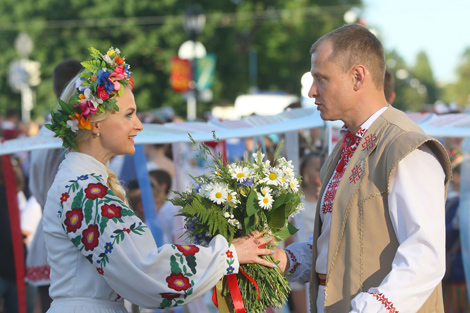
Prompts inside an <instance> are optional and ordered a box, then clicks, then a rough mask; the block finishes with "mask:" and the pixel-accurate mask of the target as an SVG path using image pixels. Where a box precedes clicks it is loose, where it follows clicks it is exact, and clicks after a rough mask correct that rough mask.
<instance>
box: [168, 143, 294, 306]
mask: <svg viewBox="0 0 470 313" xmlns="http://www.w3.org/2000/svg"><path fill="white" fill-rule="evenodd" d="M190 137H191V136H190ZM214 139H216V138H215V135H214ZM191 140H193V139H192V138H191ZM216 140H217V139H216ZM193 143H194V144H195V146H196V148H195V149H196V151H197V153H198V155H197V156H198V157H200V158H202V159H204V160H206V161H207V158H208V157H209V158H211V159H212V161H213V164H212V165H209V166H208V168H209V174H206V175H201V176H197V177H195V176H192V175H191V174H190V175H191V177H192V178H193V179H194V182H195V186H193V188H192V190H189V191H186V192H176V194H177V196H176V197H175V198H174V199H172V200H170V201H171V202H172V203H173V204H175V205H178V206H181V207H182V209H181V210H180V211H179V215H181V216H184V217H185V221H186V226H185V227H186V235H187V237H188V238H189V239H190V240H191V241H192V242H193V243H195V244H202V245H205V244H207V243H208V242H209V241H210V240H211V239H212V238H213V237H214V236H216V235H219V234H220V235H222V236H224V237H225V238H226V239H227V240H228V241H229V242H231V241H232V240H233V239H234V238H238V237H242V236H245V235H247V234H250V233H251V232H253V231H255V230H256V231H263V230H265V229H267V228H269V231H268V232H266V233H265V236H267V237H274V240H273V241H271V242H270V243H269V244H268V245H267V246H266V248H268V249H269V248H273V247H275V246H277V244H278V243H279V242H280V241H281V240H284V239H286V238H287V237H289V236H291V235H292V234H294V233H295V232H296V231H297V229H296V228H295V227H294V226H293V225H292V224H290V223H289V221H288V219H289V217H292V216H293V215H295V214H296V213H298V212H300V210H302V209H303V203H302V201H301V197H303V194H302V191H301V189H300V188H299V184H300V177H299V176H298V175H296V174H295V173H294V168H293V166H292V162H291V161H287V160H286V159H285V158H284V157H279V152H280V150H281V148H282V143H281V144H280V145H279V147H278V149H277V151H276V153H275V156H274V161H273V164H271V163H270V161H266V160H264V157H265V156H264V154H263V153H261V151H258V152H256V153H254V154H253V159H254V161H250V160H249V159H248V156H247V155H246V156H245V158H244V160H243V161H239V162H235V163H230V164H224V162H223V158H222V156H221V155H219V156H217V157H215V156H214V155H213V154H212V152H211V150H210V149H209V148H208V147H207V146H206V145H205V144H203V143H199V144H197V143H196V142H195V141H194V140H193ZM263 257H264V258H266V259H267V260H269V261H271V262H274V260H273V257H272V256H263ZM241 269H242V270H243V271H244V272H245V273H246V274H248V275H249V276H251V277H252V278H253V279H254V280H255V281H256V282H257V284H258V287H259V299H258V298H257V291H256V288H255V286H254V285H253V283H252V282H250V281H249V280H248V279H247V278H246V277H245V276H244V275H242V274H241V273H239V274H238V275H237V280H238V284H239V287H240V291H241V294H242V298H243V302H244V305H245V309H246V311H247V312H249V311H251V312H253V313H257V312H264V311H265V309H266V308H267V307H268V306H271V307H281V306H282V304H283V303H285V301H286V299H287V295H288V293H289V292H290V288H289V285H288V282H287V280H286V278H285V276H284V274H283V273H281V272H280V271H279V269H273V268H267V267H265V266H262V265H259V264H245V265H242V266H241ZM228 294H229V290H228V286H227V284H226V283H225V284H224V289H223V291H222V295H224V296H225V295H228Z"/></svg>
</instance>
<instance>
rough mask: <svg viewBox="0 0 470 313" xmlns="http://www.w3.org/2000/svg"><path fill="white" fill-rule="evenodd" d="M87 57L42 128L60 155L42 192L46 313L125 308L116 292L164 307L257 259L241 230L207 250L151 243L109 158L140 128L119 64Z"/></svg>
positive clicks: (253, 241)
mask: <svg viewBox="0 0 470 313" xmlns="http://www.w3.org/2000/svg"><path fill="white" fill-rule="evenodd" d="M90 51H91V55H92V57H93V60H91V61H87V62H82V65H83V66H84V68H85V70H84V71H83V72H82V73H80V74H79V75H78V77H77V79H76V80H74V81H73V82H71V83H70V84H69V86H68V87H67V88H66V90H64V93H63V94H62V97H61V101H60V105H61V108H62V109H61V110H59V111H58V112H56V113H54V115H53V119H52V123H51V124H50V125H48V126H47V127H48V128H49V129H51V130H52V131H54V132H55V133H56V136H59V137H61V138H62V139H63V143H64V147H66V148H69V149H70V152H69V153H68V154H67V155H66V157H65V160H64V161H63V162H62V163H61V165H60V167H59V171H58V173H57V175H56V178H55V180H54V183H53V185H52V187H51V189H50V190H49V193H48V196H47V202H46V207H45V210H44V233H45V240H46V246H47V249H48V258H49V262H50V265H51V275H50V277H51V287H50V295H51V297H52V299H53V302H52V305H51V308H50V309H49V311H48V312H50V313H55V312H61V313H63V312H122V313H124V312H127V311H126V310H125V308H124V305H123V298H126V299H127V300H129V301H131V302H132V303H135V304H137V305H139V306H141V307H147V308H165V307H172V306H176V305H182V304H185V303H188V302H190V301H192V300H194V299H195V298H197V297H199V296H202V295H203V294H204V293H205V292H207V291H208V290H209V289H210V288H212V287H213V286H214V285H215V284H216V282H217V281H218V280H219V279H220V278H222V276H223V275H226V274H229V273H233V272H237V271H238V267H239V264H240V263H249V262H256V263H259V264H262V265H266V266H273V267H275V265H274V264H272V263H269V262H267V261H265V260H264V259H261V258H259V257H258V256H259V255H266V254H270V253H272V251H271V250H268V249H258V246H259V245H261V244H264V243H266V242H267V241H268V240H267V239H264V238H258V239H257V238H256V236H254V235H251V236H247V237H245V238H240V239H235V240H233V244H232V245H229V244H228V243H227V241H226V240H225V239H224V238H223V237H221V236H217V237H215V238H214V239H213V240H212V241H211V243H210V245H209V246H208V247H201V246H181V245H164V246H161V247H157V246H156V245H155V242H154V240H153V237H152V235H151V233H150V231H149V230H148V229H147V227H146V226H145V224H143V223H142V221H141V220H140V219H139V218H137V217H136V216H135V214H134V212H133V211H132V210H130V209H129V207H128V205H127V202H126V198H125V193H124V191H123V189H122V187H121V186H120V185H119V183H118V181H117V179H116V176H115V175H114V174H113V173H112V172H110V171H109V170H107V167H106V165H107V163H108V161H109V159H110V158H111V157H112V156H115V155H119V154H133V153H134V151H135V149H134V138H135V136H136V135H137V133H138V132H139V131H141V130H142V123H141V122H140V120H139V119H138V117H137V116H136V111H137V108H136V105H135V101H134V95H133V94H132V91H131V89H132V85H133V81H132V78H131V76H130V72H129V66H128V65H127V64H126V61H125V59H124V58H123V57H121V56H120V51H119V50H118V49H113V48H111V49H109V51H108V52H107V53H106V54H105V55H102V54H101V53H100V52H99V51H98V50H96V49H94V48H90Z"/></svg>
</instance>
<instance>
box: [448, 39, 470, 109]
mask: <svg viewBox="0 0 470 313" xmlns="http://www.w3.org/2000/svg"><path fill="white" fill-rule="evenodd" d="M456 74H457V81H456V82H455V83H451V84H448V85H446V86H445V87H444V97H443V99H444V101H445V102H447V103H450V102H455V103H457V105H458V106H461V107H464V106H468V104H469V103H470V47H468V48H466V49H465V51H464V52H463V54H462V59H461V61H460V63H459V65H458V67H457V69H456Z"/></svg>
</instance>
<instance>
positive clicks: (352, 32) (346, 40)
mask: <svg viewBox="0 0 470 313" xmlns="http://www.w3.org/2000/svg"><path fill="white" fill-rule="evenodd" d="M324 42H331V44H332V47H333V52H332V53H331V55H330V57H329V59H330V60H339V65H340V66H341V67H342V69H343V71H344V72H346V71H349V70H350V69H351V68H352V67H353V66H355V65H358V64H361V65H364V66H365V67H366V69H367V70H368V71H369V72H370V74H371V78H372V81H373V82H374V85H375V86H376V87H377V89H379V90H382V89H383V81H384V73H385V55H384V49H383V47H382V44H381V43H380V41H379V40H378V39H377V37H376V36H375V35H374V34H372V33H371V32H370V31H369V30H368V29H367V28H366V27H364V26H362V25H359V24H348V25H344V26H341V27H339V28H337V29H335V30H333V31H331V32H329V33H328V34H326V35H323V36H322V37H320V38H319V39H318V40H317V41H315V43H314V44H313V45H312V48H311V49H310V54H313V53H315V52H316V50H317V49H318V47H319V46H320V45H321V44H322V43H324Z"/></svg>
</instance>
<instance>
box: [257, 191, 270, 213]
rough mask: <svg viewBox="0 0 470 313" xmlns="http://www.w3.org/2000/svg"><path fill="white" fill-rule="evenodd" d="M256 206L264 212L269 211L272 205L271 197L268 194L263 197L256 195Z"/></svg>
mask: <svg viewBox="0 0 470 313" xmlns="http://www.w3.org/2000/svg"><path fill="white" fill-rule="evenodd" d="M258 204H259V206H260V207H262V208H263V209H264V210H269V209H271V207H272V205H273V197H272V196H271V194H270V193H268V194H265V195H263V194H258Z"/></svg>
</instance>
